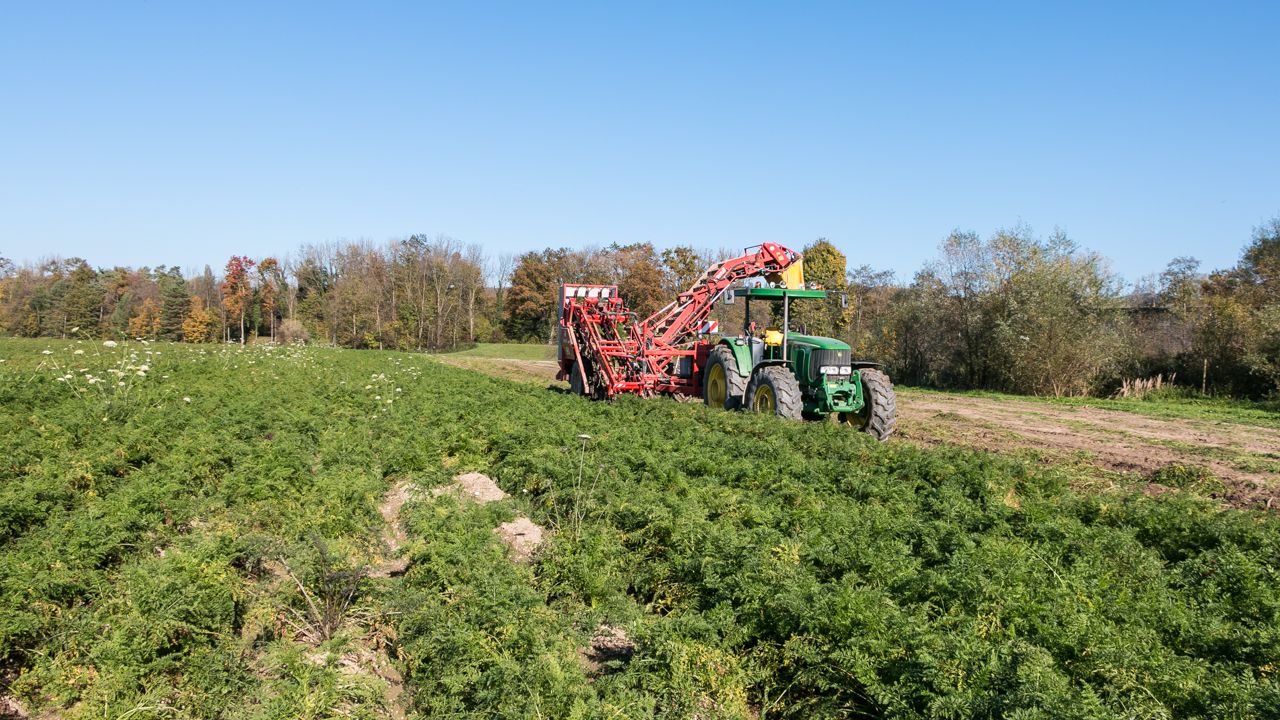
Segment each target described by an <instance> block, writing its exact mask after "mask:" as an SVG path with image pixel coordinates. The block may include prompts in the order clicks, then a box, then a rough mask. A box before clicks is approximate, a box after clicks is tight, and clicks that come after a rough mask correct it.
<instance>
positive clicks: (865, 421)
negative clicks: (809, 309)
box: [703, 287, 897, 441]
mask: <svg viewBox="0 0 1280 720" xmlns="http://www.w3.org/2000/svg"><path fill="white" fill-rule="evenodd" d="M732 292H733V296H734V297H735V298H743V299H744V300H745V301H746V318H747V320H746V327H744V328H743V332H742V334H741V335H739V336H738V337H725V338H722V339H721V340H720V341H719V342H718V343H717V344H716V345H715V346H714V347H712V349H711V353H710V355H709V356H708V357H707V361H706V364H705V366H704V368H705V369H704V371H703V397H704V398H705V401H706V403H707V405H709V406H711V407H719V408H724V409H726V410H751V411H753V412H758V413H769V414H774V415H778V416H781V417H786V418H792V419H796V420H799V419H802V418H806V419H813V420H827V419H829V420H833V421H835V422H838V423H841V424H844V425H849V426H851V427H854V428H856V429H858V430H862V431H864V432H866V433H868V434H870V435H872V436H874V437H875V438H877V439H878V440H881V441H883V440H886V439H888V437H889V435H891V434H892V433H893V430H894V426H895V425H896V424H897V404H896V401H895V399H894V394H893V384H892V383H890V382H889V377H888V376H887V375H885V374H884V373H883V372H882V371H880V370H879V365H878V364H876V363H871V362H864V361H855V360H854V359H853V352H852V349H851V348H850V347H849V345H848V344H847V343H845V342H842V341H840V340H836V339H834V338H828V337H820V336H817V335H805V334H801V333H793V332H790V330H789V328H788V327H787V326H788V324H789V322H790V317H791V301H792V300H798V299H810V298H824V297H826V296H827V293H826V292H825V291H823V290H790V289H786V288H776V287H753V288H738V289H736V290H733V291H732ZM752 299H757V300H766V301H769V302H775V303H781V305H782V326H781V327H779V328H768V329H766V330H765V331H764V332H763V333H756V332H755V331H754V328H753V327H752V323H751V320H750V318H751V300H752Z"/></svg>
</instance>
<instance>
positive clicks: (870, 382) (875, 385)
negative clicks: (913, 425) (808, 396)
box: [840, 368, 898, 442]
mask: <svg viewBox="0 0 1280 720" xmlns="http://www.w3.org/2000/svg"><path fill="white" fill-rule="evenodd" d="M859 375H861V376H862V399H863V401H864V402H865V404H864V405H863V406H862V410H861V411H860V412H856V413H840V422H842V423H847V424H849V425H853V426H854V427H856V428H858V429H859V430H861V431H862V432H865V433H867V434H868V435H871V436H872V437H874V438H875V439H877V440H879V441H880V442H884V441H885V440H888V439H889V436H890V435H892V434H893V430H894V428H895V427H897V425H898V400H897V397H896V396H895V395H894V393H893V383H891V382H889V376H888V375H885V374H884V373H882V372H880V371H879V370H873V369H871V368H863V369H862V370H860V371H859Z"/></svg>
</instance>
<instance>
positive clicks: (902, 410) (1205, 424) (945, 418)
mask: <svg viewBox="0 0 1280 720" xmlns="http://www.w3.org/2000/svg"><path fill="white" fill-rule="evenodd" d="M435 357H436V358H437V359H439V360H440V361H441V362H445V363H447V364H450V365H454V366H456V367H462V368H466V369H469V370H476V371H479V372H483V373H486V374H489V375H495V376H498V377H504V378H508V379H512V380H520V381H524V382H531V383H538V384H546V383H549V382H554V380H555V374H556V363H555V362H554V361H550V360H512V359H501V358H481V357H451V356H449V355H439V356H435ZM896 437H898V438H900V439H903V440H906V441H908V442H912V443H916V444H920V445H954V446H960V447H970V448H977V449H981V450H987V451H991V452H996V453H1005V454H1009V453H1013V454H1020V455H1029V456H1032V457H1034V458H1036V459H1038V460H1040V461H1041V462H1043V463H1045V464H1062V463H1067V464H1072V465H1075V466H1077V467H1080V468H1082V469H1083V470H1085V471H1086V473H1085V474H1086V475H1088V476H1090V477H1091V478H1092V479H1094V480H1097V481H1101V482H1103V483H1108V482H1110V483H1120V482H1126V481H1129V482H1132V481H1133V480H1143V479H1145V477H1146V476H1147V475H1149V474H1150V473H1153V472H1155V471H1156V470H1159V469H1161V468H1164V467H1166V466H1169V465H1179V464H1180V465H1198V466H1202V467H1206V468H1208V469H1209V470H1210V471H1212V472H1213V474H1214V475H1215V476H1216V477H1218V478H1220V479H1221V480H1222V482H1223V484H1224V485H1225V487H1226V492H1225V494H1224V495H1223V498H1222V499H1223V500H1224V501H1225V502H1227V503H1229V504H1231V505H1234V506H1237V507H1256V508H1270V509H1280V429H1275V428H1268V427H1260V426H1256V425H1249V424H1244V423H1235V422H1225V421H1207V420H1200V419H1184V418H1162V417H1151V416H1147V415H1142V414H1139V413H1133V412H1125V411H1119V410H1108V409H1102V408H1097V407H1091V406H1089V405H1088V401H1087V400H1082V401H1081V403H1080V404H1079V405H1058V404H1051V403H1046V402H1040V401H1037V400H1033V399H1027V400H1021V399H1017V398H1007V397H1001V398H987V397H974V396H969V395H959V394H948V393H937V392H926V391H919V390H913V389H909V388H900V389H899V390H898V433H897V435H896ZM1164 490H1166V488H1162V487H1159V486H1154V485H1153V486H1151V487H1150V491H1152V492H1162V491H1164Z"/></svg>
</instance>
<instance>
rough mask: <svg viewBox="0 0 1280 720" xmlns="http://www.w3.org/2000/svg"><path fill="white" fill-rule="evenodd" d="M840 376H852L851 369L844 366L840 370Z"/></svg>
mask: <svg viewBox="0 0 1280 720" xmlns="http://www.w3.org/2000/svg"><path fill="white" fill-rule="evenodd" d="M840 374H841V375H852V374H853V368H852V367H850V366H848V365H845V366H844V367H842V368H840Z"/></svg>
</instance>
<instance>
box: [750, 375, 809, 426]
mask: <svg viewBox="0 0 1280 720" xmlns="http://www.w3.org/2000/svg"><path fill="white" fill-rule="evenodd" d="M747 402H748V403H749V405H748V408H749V409H751V410H752V411H754V412H758V413H768V414H770V415H777V416H778V417H784V418H791V419H792V420H799V419H800V416H801V412H803V410H804V398H803V397H802V396H801V395H800V383H799V382H797V381H796V376H795V375H792V374H791V370H790V369H789V368H787V367H785V366H782V365H771V366H769V367H764V368H760V370H758V371H757V372H756V374H755V376H754V377H752V378H751V385H750V386H748V387H747Z"/></svg>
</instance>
